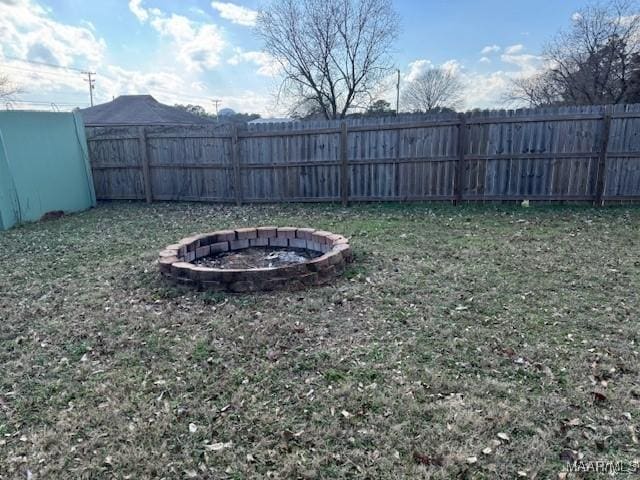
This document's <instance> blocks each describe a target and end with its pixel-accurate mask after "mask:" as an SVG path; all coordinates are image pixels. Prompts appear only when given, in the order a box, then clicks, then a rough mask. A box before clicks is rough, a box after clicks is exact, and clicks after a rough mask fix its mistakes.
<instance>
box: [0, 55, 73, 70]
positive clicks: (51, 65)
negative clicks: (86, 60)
mask: <svg viewBox="0 0 640 480" xmlns="http://www.w3.org/2000/svg"><path fill="white" fill-rule="evenodd" d="M2 58H7V59H9V60H16V61H18V62H24V63H31V64H33V65H46V66H47V67H53V68H61V69H63V70H73V71H74V72H80V73H83V72H82V70H80V69H79V68H73V67H64V66H62V65H56V64H55V63H47V62H38V61H36V60H27V59H25V58H17V57H9V56H6V55H3V57H2Z"/></svg>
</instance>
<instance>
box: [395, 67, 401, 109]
mask: <svg viewBox="0 0 640 480" xmlns="http://www.w3.org/2000/svg"><path fill="white" fill-rule="evenodd" d="M399 113H400V69H398V82H397V83H396V116H397V115H398V114H399Z"/></svg>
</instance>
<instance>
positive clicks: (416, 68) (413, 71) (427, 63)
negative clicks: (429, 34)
mask: <svg viewBox="0 0 640 480" xmlns="http://www.w3.org/2000/svg"><path fill="white" fill-rule="evenodd" d="M433 67H434V65H433V63H431V60H426V59H420V60H414V61H413V62H411V63H409V71H408V72H407V73H406V74H405V75H404V80H405V81H407V82H413V81H414V80H415V79H416V78H418V77H419V76H420V75H421V74H422V73H424V72H426V71H427V70H429V69H430V68H433Z"/></svg>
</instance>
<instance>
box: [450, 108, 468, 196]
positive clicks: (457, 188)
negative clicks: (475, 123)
mask: <svg viewBox="0 0 640 480" xmlns="http://www.w3.org/2000/svg"><path fill="white" fill-rule="evenodd" d="M466 130H467V122H466V117H465V116H464V113H459V114H458V161H457V164H456V170H455V175H454V177H453V196H454V200H453V204H454V205H458V204H459V203H460V201H461V200H462V179H463V177H464V150H465V147H466V138H467V131H466Z"/></svg>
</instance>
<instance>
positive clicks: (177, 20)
mask: <svg viewBox="0 0 640 480" xmlns="http://www.w3.org/2000/svg"><path fill="white" fill-rule="evenodd" d="M151 26H152V27H153V28H155V29H156V30H157V31H158V32H159V33H160V34H161V35H163V36H165V37H169V38H171V39H172V41H173V48H174V49H175V50H176V52H177V58H178V60H179V61H180V62H182V63H183V64H184V65H185V66H186V67H187V69H188V70H189V71H191V72H200V71H202V70H211V69H213V68H215V67H217V66H218V65H219V64H220V61H221V55H222V52H223V50H224V49H225V47H226V41H225V40H224V37H223V35H222V32H221V31H220V29H219V28H218V27H217V26H216V25H214V24H198V23H195V22H193V21H191V20H189V19H188V18H187V17H183V16H182V15H176V14H172V15H171V16H170V17H155V18H153V20H151Z"/></svg>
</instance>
